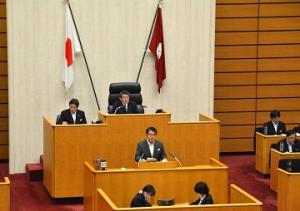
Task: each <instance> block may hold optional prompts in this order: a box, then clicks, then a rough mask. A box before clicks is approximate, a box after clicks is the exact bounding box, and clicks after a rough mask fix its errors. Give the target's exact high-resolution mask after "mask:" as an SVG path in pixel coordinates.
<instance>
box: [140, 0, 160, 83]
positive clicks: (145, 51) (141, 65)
mask: <svg viewBox="0 0 300 211" xmlns="http://www.w3.org/2000/svg"><path fill="white" fill-rule="evenodd" d="M160 3H161V0H159V2H158V5H157V7H156V11H155V15H154V18H153V21H152V25H151V29H150V33H149V35H148V40H147V43H146V47H145V50H144V54H143V57H142V61H141V64H140V69H139V72H138V75H137V78H136V82H139V79H140V75H141V72H142V68H143V64H144V60H145V57H146V53H147V50H148V46H149V41H150V38H151V34H152V31H153V27H154V23H155V20H156V17H157V12H158V8H159V6H160Z"/></svg>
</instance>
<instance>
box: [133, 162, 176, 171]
mask: <svg viewBox="0 0 300 211" xmlns="http://www.w3.org/2000/svg"><path fill="white" fill-rule="evenodd" d="M178 166H179V165H178V163H177V162H176V161H167V162H140V163H139V164H137V168H138V169H166V168H176V167H178Z"/></svg>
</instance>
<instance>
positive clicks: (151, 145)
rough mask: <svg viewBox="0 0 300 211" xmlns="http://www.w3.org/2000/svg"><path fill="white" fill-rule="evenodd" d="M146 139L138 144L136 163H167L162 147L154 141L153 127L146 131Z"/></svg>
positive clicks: (154, 132) (154, 129) (154, 130)
mask: <svg viewBox="0 0 300 211" xmlns="http://www.w3.org/2000/svg"><path fill="white" fill-rule="evenodd" d="M146 135H147V139H146V140H144V141H141V142H139V143H138V145H137V148H136V153H135V161H136V162H147V161H150V162H151V161H168V160H167V156H166V153H165V149H164V145H163V144H162V143H161V142H159V141H157V140H156V135H157V130H156V128H155V127H148V128H147V129H146Z"/></svg>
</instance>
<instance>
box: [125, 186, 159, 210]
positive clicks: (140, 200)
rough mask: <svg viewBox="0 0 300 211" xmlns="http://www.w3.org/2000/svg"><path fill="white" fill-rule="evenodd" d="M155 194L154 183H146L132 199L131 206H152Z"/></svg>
mask: <svg viewBox="0 0 300 211" xmlns="http://www.w3.org/2000/svg"><path fill="white" fill-rule="evenodd" d="M154 196H155V189H154V187H153V186H152V185H146V186H145V187H144V188H143V190H142V191H139V192H138V193H137V194H136V195H135V197H134V198H133V199H132V201H131V204H130V207H152V205H151V203H152V201H153V197H154Z"/></svg>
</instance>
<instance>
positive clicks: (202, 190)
mask: <svg viewBox="0 0 300 211" xmlns="http://www.w3.org/2000/svg"><path fill="white" fill-rule="evenodd" d="M194 191H195V192H196V193H197V194H199V199H197V200H196V201H193V202H192V203H190V205H202V204H213V203H214V201H213V198H212V196H211V195H210V194H209V188H208V186H207V184H206V183H204V182H198V183H197V184H196V185H195V187H194Z"/></svg>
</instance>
